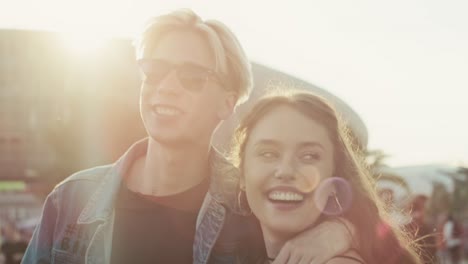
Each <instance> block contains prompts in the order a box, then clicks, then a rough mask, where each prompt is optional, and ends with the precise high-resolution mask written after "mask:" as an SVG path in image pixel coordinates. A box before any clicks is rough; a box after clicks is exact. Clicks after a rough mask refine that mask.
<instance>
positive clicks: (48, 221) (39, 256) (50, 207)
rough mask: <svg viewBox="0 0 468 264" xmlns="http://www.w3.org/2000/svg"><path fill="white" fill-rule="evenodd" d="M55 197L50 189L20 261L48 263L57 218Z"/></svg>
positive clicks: (31, 263)
mask: <svg viewBox="0 0 468 264" xmlns="http://www.w3.org/2000/svg"><path fill="white" fill-rule="evenodd" d="M55 199H56V197H55V191H52V193H50V194H49V195H48V196H47V199H46V201H45V204H44V208H43V210H42V216H41V220H40V222H39V224H38V226H37V227H36V229H35V230H34V234H33V236H32V238H31V241H30V242H29V245H28V248H27V249H26V252H25V253H24V256H23V260H22V262H21V263H25V264H26V263H28V264H33V263H50V261H51V251H52V244H53V237H54V231H55V221H56V219H57V204H56V200H55Z"/></svg>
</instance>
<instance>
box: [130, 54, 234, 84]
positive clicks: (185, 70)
mask: <svg viewBox="0 0 468 264" xmlns="http://www.w3.org/2000/svg"><path fill="white" fill-rule="evenodd" d="M137 62H138V65H139V66H140V69H141V71H142V72H143V74H144V75H145V79H144V82H145V83H146V84H148V85H150V86H157V85H159V84H160V83H161V81H162V80H163V79H164V78H166V77H167V75H168V74H169V73H171V72H172V71H174V70H175V72H176V76H177V79H178V80H179V82H180V84H181V85H182V86H183V87H184V88H185V89H187V90H189V91H200V90H202V89H203V88H204V87H205V85H206V83H207V81H208V80H214V81H216V82H218V83H219V84H221V86H222V87H227V86H226V82H225V81H224V80H226V78H221V76H220V74H218V73H216V72H214V71H213V70H210V69H208V68H205V67H203V66H200V65H197V64H195V63H184V64H180V65H176V64H173V63H170V62H168V61H165V60H160V59H140V60H138V61H137Z"/></svg>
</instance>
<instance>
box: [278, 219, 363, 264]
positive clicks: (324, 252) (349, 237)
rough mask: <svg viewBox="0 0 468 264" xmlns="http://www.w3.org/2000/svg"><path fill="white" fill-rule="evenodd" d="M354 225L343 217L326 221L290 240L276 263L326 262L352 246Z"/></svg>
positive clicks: (320, 263) (313, 263) (315, 263)
mask: <svg viewBox="0 0 468 264" xmlns="http://www.w3.org/2000/svg"><path fill="white" fill-rule="evenodd" d="M354 235H355V228H354V226H353V225H352V224H351V223H350V222H349V221H347V220H346V219H343V218H338V219H337V220H328V221H325V222H323V223H321V224H319V225H317V226H315V227H314V228H311V229H309V230H306V231H304V232H302V233H301V234H299V235H297V236H296V237H295V238H293V239H291V240H289V241H288V242H287V243H286V244H285V245H284V246H283V248H282V249H281V251H280V253H279V254H278V256H277V257H276V259H275V261H274V262H273V263H274V264H286V263H288V264H297V263H301V264H302V263H311V264H324V263H326V262H327V261H328V260H330V259H331V258H333V257H334V256H337V255H340V254H343V253H345V252H346V251H348V250H349V249H350V248H352V247H353V246H354V245H353V237H354Z"/></svg>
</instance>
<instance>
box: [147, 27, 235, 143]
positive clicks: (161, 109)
mask: <svg viewBox="0 0 468 264" xmlns="http://www.w3.org/2000/svg"><path fill="white" fill-rule="evenodd" d="M148 54H149V55H147V58H146V61H147V63H146V64H144V65H142V64H140V66H141V67H142V71H143V73H144V75H145V76H144V81H143V84H142V87H141V94H140V114H141V117H142V119H143V123H144V125H145V128H146V130H147V132H148V134H149V136H150V137H152V138H153V139H155V140H156V141H158V142H160V143H162V144H169V145H182V146H184V145H185V144H188V143H192V144H193V143H199V144H206V143H207V142H209V140H210V138H211V135H212V134H213V131H214V129H215V128H216V126H217V125H218V124H219V122H220V121H221V120H223V119H225V118H227V117H229V115H230V114H231V113H232V110H233V106H234V103H235V102H234V96H233V95H232V93H230V92H228V91H227V90H226V89H225V88H224V87H222V85H221V84H220V83H221V82H220V81H219V78H217V77H219V76H218V75H217V74H216V73H215V65H216V63H215V59H214V56H213V52H212V50H211V49H210V48H209V46H208V44H207V42H206V40H205V39H204V38H203V37H202V36H201V35H200V34H198V33H196V32H194V31H189V30H180V31H174V32H170V33H166V34H164V35H163V36H162V38H161V40H160V41H159V42H158V44H157V45H156V46H155V48H154V49H153V50H152V52H150V53H148Z"/></svg>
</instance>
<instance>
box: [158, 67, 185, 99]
mask: <svg viewBox="0 0 468 264" xmlns="http://www.w3.org/2000/svg"><path fill="white" fill-rule="evenodd" d="M182 89H183V87H182V84H181V83H180V81H179V78H178V77H177V71H176V70H172V71H170V72H169V73H168V74H167V75H166V76H165V77H164V78H163V79H162V80H161V82H160V83H159V85H158V87H157V88H156V90H157V92H158V93H161V94H178V93H180V92H181V90H182Z"/></svg>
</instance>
